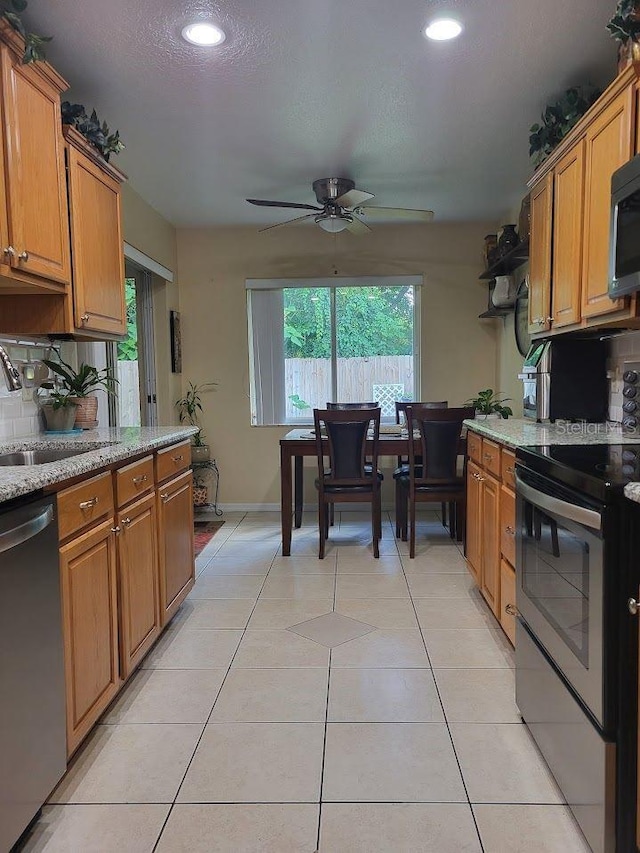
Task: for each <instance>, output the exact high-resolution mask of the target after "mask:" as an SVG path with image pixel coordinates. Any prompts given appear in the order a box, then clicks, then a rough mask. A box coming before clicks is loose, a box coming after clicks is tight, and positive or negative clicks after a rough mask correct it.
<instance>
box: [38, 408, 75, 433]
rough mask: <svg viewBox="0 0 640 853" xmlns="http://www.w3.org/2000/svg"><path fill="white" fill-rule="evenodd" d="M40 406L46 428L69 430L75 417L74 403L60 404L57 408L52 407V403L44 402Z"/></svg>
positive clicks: (58, 430)
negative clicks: (68, 404)
mask: <svg viewBox="0 0 640 853" xmlns="http://www.w3.org/2000/svg"><path fill="white" fill-rule="evenodd" d="M41 408H42V413H43V414H44V419H45V423H46V425H47V429H48V430H52V431H55V432H70V431H71V430H72V429H73V425H74V423H75V419H76V407H75V405H70V406H60V408H59V409H54V408H53V403H48V404H47V403H45V404H43V405H42V406H41Z"/></svg>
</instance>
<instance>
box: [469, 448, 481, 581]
mask: <svg viewBox="0 0 640 853" xmlns="http://www.w3.org/2000/svg"><path fill="white" fill-rule="evenodd" d="M481 477H482V472H481V469H480V468H479V467H478V466H477V465H476V464H475V462H469V463H468V464H467V537H466V556H467V565H468V566H469V571H470V572H471V574H472V576H473V578H474V580H475V582H476V583H477V584H478V586H480V583H481V577H482V529H481V524H482V512H481V507H480V501H481V493H482V482H481Z"/></svg>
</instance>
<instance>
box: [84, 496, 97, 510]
mask: <svg viewBox="0 0 640 853" xmlns="http://www.w3.org/2000/svg"><path fill="white" fill-rule="evenodd" d="M97 503H98V498H97V497H93V498H90V499H89V500H88V501H80V509H91V508H92V507H94V506H95V505H96V504H97Z"/></svg>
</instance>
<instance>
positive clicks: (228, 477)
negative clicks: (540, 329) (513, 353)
mask: <svg viewBox="0 0 640 853" xmlns="http://www.w3.org/2000/svg"><path fill="white" fill-rule="evenodd" d="M488 228H489V226H488V225H487V224H486V223H484V224H483V223H474V224H467V225H465V224H458V225H446V224H442V225H440V224H432V225H428V226H424V225H421V226H414V225H405V226H379V227H377V228H376V230H375V232H373V233H372V234H371V235H368V236H366V237H362V238H355V237H352V236H351V235H349V234H346V233H345V234H341V235H337V236H336V237H335V238H334V237H332V236H330V235H327V234H325V233H324V232H323V231H321V230H320V229H318V228H312V227H304V226H300V227H295V226H292V227H291V228H287V229H282V230H280V231H273V232H270V233H268V234H258V233H256V231H255V230H254V229H253V228H217V229H208V230H198V229H187V230H178V270H179V274H180V306H181V315H182V334H183V353H184V372H183V382H184V383H186V382H187V381H188V380H192V381H194V382H206V381H210V380H215V381H217V382H218V383H219V385H218V387H217V388H216V389H214V390H213V391H212V392H211V393H210V394H207V395H206V396H205V398H204V404H205V411H204V415H203V418H202V421H203V427H204V429H205V431H206V433H207V436H208V438H209V440H210V442H211V445H212V449H213V453H214V455H215V457H216V459H217V460H218V464H219V466H220V471H221V493H220V499H221V502H222V503H223V504H225V505H229V504H270V503H271V504H277V503H278V501H279V452H278V439H279V438H280V437H281V436H282V435H284V434H285V432H286V429H283V428H280V427H252V426H251V425H250V413H249V361H248V359H249V356H248V343H247V313H246V292H245V279H247V278H275V277H288V278H293V277H296V276H301V277H302V276H306V277H310V276H329V275H331V274H332V273H333V269H334V263H335V266H336V268H337V270H338V274H339V275H375V274H380V275H392V274H394V273H396V274H404V275H410V274H416V273H421V274H423V275H424V288H423V296H422V396H423V398H436V399H438V398H441V397H442V398H447V399H448V400H449V401H450V403H452V404H459V403H461V402H463V401H464V400H465V399H466V398H468V397H469V396H470V395H471V394H472V393H474V392H475V391H477V390H478V389H480V388H486V387H488V386H489V385H492V384H493V383H494V382H495V379H496V364H497V348H496V329H495V326H494V324H493V323H486V322H485V323H483V322H482V321H479V320H478V319H477V316H478V314H479V313H480V312H481V311H482V310H484V307H485V304H486V291H485V290H484V289H483V288H482V286H481V285H480V284H479V282H478V280H477V276H478V273H479V271H480V268H481V263H480V257H481V247H482V238H483V236H484V235H485V234H486V233H487V230H488ZM389 479H390V478H389V477H387V481H388V480H389ZM306 483H307V491H308V494H309V495H310V494H311V492H312V491H313V485H312V477H311V476H307V477H306ZM385 485H386V488H387V490H388V489H389V483H388V482H387V483H386V484H385ZM309 490H310V491H309ZM387 497H388V495H387Z"/></svg>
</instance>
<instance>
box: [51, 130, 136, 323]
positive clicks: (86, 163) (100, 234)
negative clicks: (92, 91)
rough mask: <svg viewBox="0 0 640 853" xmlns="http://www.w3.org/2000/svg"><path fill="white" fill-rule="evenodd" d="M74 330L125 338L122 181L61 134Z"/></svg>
mask: <svg viewBox="0 0 640 853" xmlns="http://www.w3.org/2000/svg"><path fill="white" fill-rule="evenodd" d="M65 138H66V140H67V165H68V180H69V205H70V214H71V241H72V243H71V244H72V249H73V252H72V257H73V310H74V322H75V326H76V329H78V330H80V331H84V332H105V333H107V334H110V335H124V333H125V331H126V307H125V298H124V254H123V248H122V233H121V225H120V221H121V220H120V186H121V183H122V180H123V179H124V175H123V174H122V173H121V172H119V171H118V170H117V169H115V168H114V167H113V166H111V165H110V164H108V163H104V162H102V161H101V159H100V158H99V157H98V156H97V155H94V154H92V151H91V150H90V147H89V146H88V145H87V144H86V143H85V141H84V139H83V138H82V137H81V136H80V134H78V133H77V132H76V131H74V130H72V129H71V128H69V129H66V130H65Z"/></svg>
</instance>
